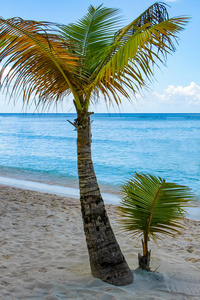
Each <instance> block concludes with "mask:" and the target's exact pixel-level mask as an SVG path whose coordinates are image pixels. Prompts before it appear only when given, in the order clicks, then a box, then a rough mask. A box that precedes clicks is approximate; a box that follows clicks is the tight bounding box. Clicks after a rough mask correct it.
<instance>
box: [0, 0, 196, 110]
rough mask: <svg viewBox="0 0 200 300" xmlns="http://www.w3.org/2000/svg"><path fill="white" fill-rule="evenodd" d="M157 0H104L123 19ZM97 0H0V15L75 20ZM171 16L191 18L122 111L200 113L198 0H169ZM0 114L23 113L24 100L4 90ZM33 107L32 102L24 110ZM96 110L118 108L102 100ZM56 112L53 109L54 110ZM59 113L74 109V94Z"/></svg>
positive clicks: (128, 19)
mask: <svg viewBox="0 0 200 300" xmlns="http://www.w3.org/2000/svg"><path fill="white" fill-rule="evenodd" d="M154 2H155V1H151V0H142V1H141V0H123V1H122V0H104V1H103V3H104V5H105V6H107V7H116V8H120V9H121V12H122V15H123V16H124V18H125V24H126V23H129V22H130V21H132V20H133V19H135V18H136V17H137V16H138V15H139V14H140V13H142V12H143V11H144V10H145V9H146V8H147V7H149V6H150V5H151V4H153V3H154ZM101 3H102V1H97V0H82V1H81V0H73V1H72V0H71V1H69V0H34V1H28V0H26V1H25V0H18V1H16V0H0V7H1V12H0V14H1V16H2V17H3V18H10V17H21V18H23V19H33V20H37V21H41V20H42V21H53V22H60V23H64V24H68V23H71V22H75V21H77V20H78V19H79V18H81V17H82V16H83V15H84V14H85V13H86V12H87V8H88V6H89V5H90V4H92V5H94V6H98V5H100V4H101ZM165 3H166V4H168V5H170V7H169V8H168V12H169V15H170V17H175V16H181V15H188V16H190V17H191V18H192V19H191V21H190V23H189V24H188V25H187V27H186V29H185V30H184V31H183V32H181V34H180V35H179V37H180V40H179V45H178V46H177V51H176V52H175V53H174V54H173V55H171V56H169V57H168V60H167V67H164V66H162V67H161V70H159V69H155V80H154V81H153V83H150V84H149V88H150V89H149V91H148V92H144V94H143V96H141V95H138V96H137V98H136V99H134V98H133V103H132V104H130V103H128V101H126V100H125V99H122V100H123V105H122V106H121V107H120V112H140V113H142V112H145V113H146V112H151V113H152V112H161V113H164V112H174V113H181V112H185V113H187V112H188V113H189V112H194V113H200V76H199V75H200V57H199V53H200V22H199V11H200V1H199V0H170V1H169V0H168V1H165ZM0 99H1V105H0V107H1V111H0V112H1V113H4V112H8V113H9V112H23V111H25V110H24V109H22V102H21V100H20V99H19V100H18V102H17V103H16V104H15V106H14V104H13V102H12V101H11V102H10V103H9V104H7V102H8V100H5V96H4V95H1V94H0ZM26 110H27V112H33V111H34V107H31V108H29V109H26ZM91 110H92V111H95V112H106V111H109V112H119V108H117V107H114V108H112V107H108V108H107V107H106V106H105V104H104V101H103V99H102V101H101V102H100V103H99V104H98V105H97V106H96V107H91ZM53 111H55V108H53V107H52V108H51V109H50V112H53ZM57 111H58V112H73V105H72V102H71V99H66V103H63V105H62V106H58V107H57Z"/></svg>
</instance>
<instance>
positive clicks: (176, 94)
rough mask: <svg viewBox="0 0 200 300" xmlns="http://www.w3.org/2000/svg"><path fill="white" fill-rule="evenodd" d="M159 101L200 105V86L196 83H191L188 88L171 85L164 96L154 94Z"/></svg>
mask: <svg viewBox="0 0 200 300" xmlns="http://www.w3.org/2000/svg"><path fill="white" fill-rule="evenodd" d="M152 95H153V96H155V97H156V98H157V99H158V100H159V101H164V102H166V101H167V102H173V101H179V100H181V102H186V103H188V102H189V103H198V104H200V86H199V85H197V84H196V83H195V82H191V83H190V85H188V86H185V87H184V86H181V85H179V86H177V87H175V86H174V85H169V86H168V88H167V89H165V90H164V93H163V94H158V93H157V92H153V93H152Z"/></svg>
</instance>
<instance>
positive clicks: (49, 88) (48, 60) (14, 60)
mask: <svg viewBox="0 0 200 300" xmlns="http://www.w3.org/2000/svg"><path fill="white" fill-rule="evenodd" d="M49 27H50V24H49V23H45V22H43V23H41V22H35V21H25V20H22V19H20V18H12V19H8V20H4V19H3V18H0V40H2V41H4V43H3V44H2V45H0V61H3V62H4V65H3V68H2V69H1V72H0V76H1V79H2V78H3V74H4V71H5V69H6V68H7V67H8V66H10V71H9V72H8V73H7V74H6V76H5V78H4V79H3V80H2V82H1V87H3V86H4V87H5V89H6V90H8V89H9V87H10V86H12V93H11V96H12V95H14V96H15V97H16V96H17V95H18V94H20V93H22V94H23V99H24V101H27V102H28V101H30V99H31V98H34V97H37V98H38V99H39V102H43V103H45V102H46V101H58V100H59V99H61V98H63V97H64V96H65V95H66V94H68V93H70V92H73V93H74V94H75V93H76V91H75V90H73V85H75V83H76V86H77V82H76V78H77V77H78V76H79V77H80V75H78V72H77V70H78V67H79V64H78V58H77V56H75V55H73V54H72V53H70V52H69V51H67V45H66V43H63V42H62V40H61V39H60V38H59V36H57V35H55V34H54V33H52V32H50V31H49ZM82 81H83V82H84V79H83V78H82ZM78 82H79V83H80V80H78ZM79 88H81V87H79ZM75 96H76V95H75Z"/></svg>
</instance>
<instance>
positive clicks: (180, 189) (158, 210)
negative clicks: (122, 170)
mask: <svg viewBox="0 0 200 300" xmlns="http://www.w3.org/2000/svg"><path fill="white" fill-rule="evenodd" d="M122 193H123V200H122V201H121V206H119V215H120V217H121V218H120V220H119V221H120V224H121V228H122V229H123V230H125V231H127V232H129V233H130V234H132V235H144V240H145V244H146V247H147V244H148V239H149V237H152V238H153V239H156V237H159V235H160V234H168V235H173V234H174V233H177V232H179V230H180V228H182V223H181V222H180V221H181V219H182V217H183V215H184V213H185V210H184V207H185V206H187V203H188V201H190V200H192V199H194V196H193V194H192V193H191V191H190V189H189V188H188V187H186V186H183V185H178V184H176V183H170V182H166V181H165V180H164V179H162V178H160V177H156V176H153V175H150V174H147V175H146V174H136V175H135V177H134V178H133V179H131V180H129V181H127V182H126V183H125V184H124V185H123V186H122Z"/></svg>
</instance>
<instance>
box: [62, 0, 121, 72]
mask: <svg viewBox="0 0 200 300" xmlns="http://www.w3.org/2000/svg"><path fill="white" fill-rule="evenodd" d="M119 24H120V18H119V10H118V9H115V8H107V7H102V5H100V6H99V7H97V8H94V7H93V6H92V5H90V6H89V8H88V13H87V14H86V15H85V16H84V17H83V18H81V19H80V20H79V21H78V22H76V23H73V24H70V25H68V26H67V25H59V28H60V34H61V36H63V38H64V40H67V41H70V42H71V51H72V53H76V54H77V55H78V56H79V57H80V58H82V64H83V68H84V69H86V70H87V72H88V75H89V76H91V74H92V73H93V72H94V70H95V68H96V66H98V65H99V63H100V61H101V57H102V54H103V53H104V52H105V51H107V49H108V47H110V45H111V44H112V43H113V41H114V33H115V32H116V30H117V29H119Z"/></svg>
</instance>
